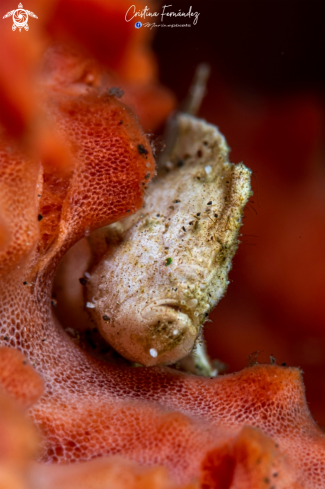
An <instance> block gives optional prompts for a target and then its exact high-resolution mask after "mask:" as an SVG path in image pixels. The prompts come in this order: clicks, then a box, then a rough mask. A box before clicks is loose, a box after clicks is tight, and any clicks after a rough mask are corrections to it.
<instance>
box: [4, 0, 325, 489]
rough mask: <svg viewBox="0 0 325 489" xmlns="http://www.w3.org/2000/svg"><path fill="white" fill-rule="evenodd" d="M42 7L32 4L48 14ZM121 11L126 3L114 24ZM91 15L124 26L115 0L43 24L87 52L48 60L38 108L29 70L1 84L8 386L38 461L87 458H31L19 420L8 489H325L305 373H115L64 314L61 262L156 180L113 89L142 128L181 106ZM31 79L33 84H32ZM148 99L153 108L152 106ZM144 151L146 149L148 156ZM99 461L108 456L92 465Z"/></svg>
mask: <svg viewBox="0 0 325 489" xmlns="http://www.w3.org/2000/svg"><path fill="white" fill-rule="evenodd" d="M37 5H38V6H39V8H41V7H40V4H37ZM37 5H36V7H34V6H33V7H31V8H32V9H33V10H35V11H37ZM79 5H80V4H79V3H78V6H79ZM112 5H113V4H112ZM112 5H111V6H112ZM121 5H122V7H118V6H117V4H114V5H113V6H114V8H115V14H116V11H117V10H118V9H123V8H124V7H123V5H124V4H121ZM93 6H94V9H93V11H92V15H94V16H95V20H96V19H97V20H99V19H102V20H101V21H103V22H104V25H105V19H106V20H107V19H108V20H109V21H110V22H111V21H112V18H115V14H114V15H113V10H114V9H113V10H112V8H111V6H110V5H108V4H107V3H106V2H101V1H99V0H97V1H96V2H95V4H94V3H90V2H84V3H83V4H82V6H81V7H80V9H79V10H78V16H79V17H80V19H79V20H80V22H79V23H78V25H74V28H73V29H72V28H70V27H69V26H70V25H71V22H69V19H71V17H70V15H71V12H74V9H76V3H75V2H74V1H72V0H69V1H66V2H57V3H56V7H55V8H56V9H57V10H56V11H53V12H52V17H51V18H50V20H48V22H47V23H46V22H45V21H44V27H42V29H44V31H45V26H46V25H47V28H48V32H51V33H52V34H51V35H52V36H53V38H54V39H62V38H64V39H65V40H66V39H69V40H70V41H71V40H73V42H77V43H79V46H78V49H77V51H74V49H75V48H73V49H72V48H70V47H69V48H66V47H64V48H60V47H59V48H53V50H52V51H48V53H49V54H48V58H47V64H46V65H45V66H44V67H43V71H42V83H41V84H39V85H38V87H37V90H36V92H37V95H35V96H34V98H32V99H31V100H33V101H34V102H35V100H36V99H35V97H36V96H37V97H40V102H39V104H36V103H30V104H29V103H27V98H26V95H25V93H24V92H23V91H21V86H19V87H18V88H17V97H18V95H19V97H18V99H17V100H18V102H17V101H15V97H14V96H13V95H14V94H15V93H16V89H15V88H14V89H13V91H11V88H10V86H9V85H10V82H9V81H10V78H11V75H12V73H15V74H16V73H17V69H16V68H15V66H14V65H15V63H13V65H12V66H10V67H9V68H10V70H12V71H10V70H9V71H8V73H6V71H5V70H4V72H3V73H4V75H3V76H2V78H1V82H2V87H3V91H2V94H1V102H2V103H3V106H4V107H7V109H8V110H6V111H4V112H2V116H3V117H2V121H3V124H4V125H5V127H6V130H7V131H8V132H9V134H11V138H9V137H8V136H7V135H5V133H4V132H3V133H2V135H1V144H0V204H1V216H0V227H1V232H2V233H3V234H2V240H1V242H0V270H1V277H0V296H1V304H0V312H1V329H0V334H1V342H2V343H3V344H5V345H7V346H9V347H10V349H1V350H0V372H1V373H0V384H1V386H2V388H3V389H5V390H6V391H7V394H9V395H10V396H11V397H13V398H15V399H16V402H17V403H20V405H21V406H23V407H24V408H25V409H26V408H29V407H30V409H29V417H30V418H31V419H32V420H33V421H34V423H35V425H36V426H37V427H38V430H39V432H40V433H41V436H42V444H41V453H40V455H39V459H40V460H42V461H47V462H49V461H51V462H79V463H78V464H76V465H75V466H73V467H70V466H67V467H65V466H62V467H61V466H58V467H55V466H52V467H51V468H47V467H46V466H38V465H32V464H30V462H29V460H30V458H31V456H32V454H34V453H35V446H36V441H35V440H36V438H35V435H34V434H33V435H32V434H30V433H29V431H28V430H30V427H28V426H29V425H27V424H26V428H25V424H24V423H25V422H26V421H25V419H24V418H23V417H22V414H21V413H18V414H17V419H18V418H19V416H20V418H19V420H20V421H19V423H21V426H22V429H21V433H17V432H15V431H14V429H13V426H14V423H16V421H15V419H16V418H15V419H14V420H13V421H10V423H9V422H8V426H10V430H11V431H10V437H11V438H10V437H8V439H9V438H10V439H11V441H10V443H7V441H6V440H7V438H6V437H3V438H2V440H1V442H0V462H1V463H2V464H9V465H10V464H11V463H12V467H13V468H12V472H14V471H15V470H16V467H17V466H18V465H19V464H20V460H23V462H22V464H21V466H22V468H19V474H21V476H19V477H20V479H18V480H17V481H15V480H13V479H10V477H12V472H10V471H9V472H8V473H7V474H5V477H7V481H9V482H6V483H7V487H15V486H14V484H16V482H17V484H16V485H17V487H22V484H24V483H25V482H26V477H27V476H26V473H27V471H26V464H27V465H28V467H29V470H30V475H32V480H33V482H32V484H33V487H35V488H36V489H37V487H44V485H48V487H54V486H55V487H56V486H57V485H60V486H62V487H67V488H68V487H75V485H76V484H78V485H80V487H85V489H86V487H96V485H95V484H97V485H98V486H100V487H102V486H103V484H106V486H107V487H113V484H115V485H114V487H117V488H119V487H121V488H123V487H135V488H137V487H155V488H159V489H160V488H162V489H163V488H164V489H166V488H168V487H175V484H174V482H175V481H176V482H179V483H182V484H188V483H191V481H193V486H191V487H193V488H194V487H202V488H204V489H227V488H234V487H238V488H240V489H244V488H246V487H247V488H251V489H258V488H265V487H268V488H269V489H271V488H272V487H276V488H277V489H279V488H290V489H299V488H301V487H305V488H321V487H324V484H325V481H324V470H325V469H324V467H325V465H324V462H325V446H324V443H325V442H324V437H323V434H322V432H321V431H320V430H319V429H318V428H317V426H316V425H315V423H314V422H313V420H312V418H311V416H310V414H309V411H308V408H307V405H306V401H305V397H304V387H303V384H302V381H301V376H300V372H299V371H298V370H297V369H291V368H283V367H276V366H254V367H251V368H248V369H245V370H243V371H242V372H239V373H237V374H233V375H227V376H223V377H220V378H216V379H206V378H198V377H195V376H192V375H187V374H184V373H180V372H177V371H176V370H172V369H169V368H167V367H166V368H135V367H120V366H115V365H111V364H108V363H105V362H102V361H100V360H97V359H94V358H93V357H91V356H89V355H88V354H87V353H86V352H85V351H83V350H82V349H81V348H79V347H78V346H77V345H76V344H75V343H74V342H73V341H72V340H71V339H70V338H69V337H68V335H67V334H66V333H65V332H64V331H63V329H62V328H61V326H60V324H58V321H57V319H56V318H55V316H54V315H53V313H52V310H51V294H52V282H53V277H54V273H55V269H56V267H57V265H58V263H59V261H60V259H61V257H62V256H63V254H64V253H65V252H66V251H67V249H68V248H69V247H70V246H71V245H72V244H73V243H74V242H75V241H77V240H78V239H80V238H81V237H82V236H84V235H85V234H88V233H89V232H90V231H91V230H93V229H96V228H97V227H100V226H103V225H106V224H108V223H110V222H113V221H116V220H119V219H121V218H122V217H124V216H126V215H127V213H128V212H129V211H130V212H134V211H135V210H137V209H138V208H139V207H140V206H141V204H142V195H143V189H144V188H145V186H146V184H147V183H148V180H149V179H150V178H151V176H152V175H153V173H154V171H155V169H154V159H153V155H152V153H151V150H150V145H149V142H148V140H147V139H146V137H145V135H144V134H143V132H142V130H141V128H140V127H139V125H138V122H137V120H136V118H135V116H134V115H133V113H132V112H131V111H130V109H129V108H128V106H126V105H124V104H123V103H121V102H119V101H118V100H116V98H115V97H114V96H112V95H109V94H108V93H107V92H106V91H105V90H101V88H103V87H104V85H105V83H104V80H105V79H106V80H110V81H111V80H114V82H115V81H116V80H117V81H118V80H120V79H121V80H122V78H120V77H122V76H123V77H124V81H123V82H121V86H122V87H123V86H125V87H128V88H126V90H128V92H129V94H128V95H127V97H129V99H127V98H125V99H124V100H128V102H129V103H131V100H134V102H132V103H133V104H134V105H136V104H140V105H141V106H142V110H143V113H142V114H141V117H140V120H142V121H144V124H145V125H146V127H148V126H150V124H153V125H155V127H156V126H157V125H158V123H159V122H161V121H162V120H163V119H164V117H165V115H166V114H167V112H168V111H169V109H170V108H171V106H172V100H171V98H170V97H169V96H168V95H167V94H166V93H165V92H163V90H162V89H161V88H159V87H158V89H157V90H156V88H155V85H146V84H148V83H149V82H150V83H151V82H152V78H153V75H152V73H153V70H152V71H151V70H150V69H149V68H150V63H149V64H148V66H149V68H148V73H149V74H148V73H147V75H146V76H144V75H143V74H142V75H143V78H145V81H143V78H141V77H140V78H141V80H139V79H138V78H139V77H136V78H137V80H136V83H135V80H134V77H132V73H134V70H133V68H132V66H133V63H134V62H135V61H134V60H137V61H136V62H139V59H140V58H142V59H144V58H145V56H144V57H143V49H142V51H141V48H143V44H141V43H139V42H137V43H135V45H136V52H135V53H133V51H132V48H131V47H130V46H131V45H132V43H131V41H130V39H131V37H128V36H129V35H130V36H131V34H132V33H129V34H127V31H125V37H124V38H123V39H124V40H125V43H122V44H121V45H119V46H118V48H119V49H118V50H117V51H114V49H112V44H111V45H110V50H108V51H107V52H106V51H104V50H103V49H102V48H103V44H102V41H103V40H107V39H106V37H105V36H103V38H101V37H100V36H94V37H93V39H94V41H93V42H86V40H85V36H84V34H83V32H84V31H83V30H82V25H83V23H84V22H85V20H86V18H87V15H88V14H89V11H90V10H91V9H92V7H93ZM53 8H54V7H53ZM79 17H78V18H79ZM122 27H123V26H122ZM122 27H121V31H119V30H118V29H116V30H114V31H112V33H113V34H114V36H116V35H117V32H122V33H124V29H123V28H122ZM99 31H100V32H101V33H102V32H106V30H104V29H99ZM107 32H110V31H109V30H107ZM123 35H124V34H123ZM10 39H11V38H10ZM114 40H115V39H114ZM11 42H12V41H11V40H9V37H8V43H9V44H10V43H11ZM80 45H81V46H82V47H83V48H85V49H87V50H88V52H90V53H92V54H93V55H95V56H96V57H97V59H98V60H100V61H101V62H107V60H109V61H110V62H111V65H110V66H109V68H110V69H115V70H116V73H111V72H106V71H105V70H104V69H103V68H102V67H101V66H99V65H98V64H97V63H95V62H91V61H89V59H88V58H87V57H85V56H84V55H81V54H80ZM20 49H22V51H20V50H18V54H17V56H16V57H14V58H13V59H14V61H17V64H18V65H19V56H23V54H24V53H25V52H24V50H26V52H27V51H28V50H30V52H31V50H32V49H33V47H30V46H29V45H26V46H25V47H23V48H20ZM22 53H23V54H22ZM132 53H133V54H132ZM115 55H116V58H115V57H114V56H115ZM133 55H134V57H133ZM1 59H2V61H3V60H4V58H1ZM31 59H32V62H31V63H29V62H28V63H29V64H28V63H27V64H28V67H27V68H24V69H23V70H22V71H23V72H24V74H26V70H27V71H28V70H29V69H31V70H32V68H31V66H33V67H34V68H35V66H36V64H37V62H36V61H35V60H37V59H38V58H37V56H35V59H34V58H33V57H32V56H31ZM3 64H5V60H4V61H3ZM0 68H1V66H0ZM32 71H33V70H32ZM143 73H146V70H145V69H144V70H143ZM26 76H27V79H28V80H29V82H30V80H31V75H29V74H28V75H26ZM105 77H106V78H105ZM29 82H28V83H29ZM140 82H141V83H140ZM122 83H124V84H125V85H122ZM114 84H115V83H114ZM18 85H19V83H18ZM89 89H90V90H89ZM148 89H150V90H152V92H151V93H152V94H153V95H152V97H153V98H151V97H149V98H147V94H148ZM19 90H20V92H19ZM163 93H164V94H165V95H161V96H162V98H161V99H159V100H158V101H157V105H156V107H157V112H156V114H157V117H156V120H155V121H154V123H153V122H150V121H152V120H153V119H150V118H149V114H150V111H151V109H152V108H151V104H150V100H153V99H155V97H156V96H158V95H159V94H163ZM143 94H145V97H144V95H143ZM31 97H32V96H31ZM132 97H133V98H132ZM141 97H143V98H141ZM164 97H165V99H164ZM158 98H159V97H158ZM16 102H17V103H16ZM18 109H19V110H18ZM139 113H140V112H139ZM35 121H38V122H35ZM13 136H19V138H15V139H14V138H13ZM139 145H143V146H145V147H146V148H147V150H148V154H143V152H141V151H140V152H139V148H138V146H139ZM40 160H41V161H40ZM149 174H150V175H149ZM16 350H20V351H21V352H23V353H24V355H25V358H26V359H27V360H25V359H24V358H23V357H22V356H21V355H20V354H19V353H18V352H17V351H16ZM26 361H28V362H30V364H31V365H32V366H33V367H34V369H35V370H34V369H33V368H32V367H31V366H30V365H29V363H27V364H26V363H25V362H26ZM36 372H38V374H37V373H36ZM39 375H40V376H41V377H42V379H41V378H40V377H39ZM43 386H44V393H43V394H42V391H43ZM39 396H41V397H40V398H39ZM2 399H4V401H2ZM10 402H11V401H10V400H8V399H7V398H6V396H5V395H4V397H3V398H2V393H1V405H0V410H1V420H2V419H4V420H5V421H6V419H7V417H6V416H7V414H8V413H9V409H11V407H9V408H8V406H11V404H10ZM12 409H16V408H12ZM8 416H9V415H8ZM14 416H15V414H14ZM19 426H20V425H19ZM4 428H5V425H4ZM3 430H4V429H3ZM3 430H2V431H3ZM25 430H26V431H25ZM3 432H4V433H5V434H6V432H5V431H3ZM26 433H27V434H28V436H30V440H31V446H29V445H28V443H27V442H26V440H27V439H28V436H27V435H26ZM12 447H13V448H12ZM17 447H18V448H17ZM20 447H22V448H20ZM16 449H17V450H18V452H19V454H18V456H16V455H15V454H14V453H13V452H14V451H15V450H16ZM20 451H21V453H22V455H20ZM105 455H108V456H112V455H120V456H123V457H125V458H127V459H132V460H133V461H135V462H137V463H138V464H141V465H145V466H154V465H157V464H159V465H160V466H161V465H162V466H165V468H167V469H168V471H169V472H170V473H171V474H172V477H173V481H170V480H169V479H168V477H167V475H166V473H165V472H164V470H163V469H162V468H161V467H158V468H157V467H154V468H152V469H143V468H140V467H139V466H138V465H134V464H133V462H129V461H125V460H120V459H115V458H111V457H109V458H105V457H104V456H105ZM96 457H101V458H100V459H99V460H95V461H91V462H89V463H88V464H86V463H82V461H87V460H88V461H89V460H91V459H93V458H96ZM17 460H18V462H19V463H18V462H17V463H16V461H17ZM3 461H4V462H3ZM17 464H18V465H17ZM19 467H20V465H19ZM0 470H1V467H0ZM126 471H127V472H128V474H127V476H126V475H125V476H124V472H126ZM0 475H1V472H0ZM123 476H124V479H123ZM87 477H89V478H88V480H87ZM44 480H45V483H44ZM10 484H11V486H10ZM18 484H20V486H19V485H18ZM51 484H52V486H51ZM64 484H65V485H64ZM87 484H88V486H87ZM132 484H133V486H132ZM104 487H105V486H104ZM188 487H190V486H188Z"/></svg>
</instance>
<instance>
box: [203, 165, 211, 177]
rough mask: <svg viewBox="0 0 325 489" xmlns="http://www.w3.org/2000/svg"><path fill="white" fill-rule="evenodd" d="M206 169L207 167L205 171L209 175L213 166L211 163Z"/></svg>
mask: <svg viewBox="0 0 325 489" xmlns="http://www.w3.org/2000/svg"><path fill="white" fill-rule="evenodd" d="M204 169H205V173H206V174H207V175H209V173H211V170H212V167H211V166H210V165H208V166H206V167H205V168H204Z"/></svg>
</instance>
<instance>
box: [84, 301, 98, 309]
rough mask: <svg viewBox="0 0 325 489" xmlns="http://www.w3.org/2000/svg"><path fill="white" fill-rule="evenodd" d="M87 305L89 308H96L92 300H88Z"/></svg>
mask: <svg viewBox="0 0 325 489" xmlns="http://www.w3.org/2000/svg"><path fill="white" fill-rule="evenodd" d="M86 307H88V309H95V307H96V306H95V304H93V303H92V302H86Z"/></svg>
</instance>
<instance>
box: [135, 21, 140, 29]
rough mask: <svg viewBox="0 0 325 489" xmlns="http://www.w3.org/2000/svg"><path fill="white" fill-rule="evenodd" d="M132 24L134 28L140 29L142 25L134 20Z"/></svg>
mask: <svg viewBox="0 0 325 489" xmlns="http://www.w3.org/2000/svg"><path fill="white" fill-rule="evenodd" d="M134 25H135V28H136V29H140V27H142V24H141V22H136V23H135V24H134Z"/></svg>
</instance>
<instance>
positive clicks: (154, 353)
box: [149, 348, 158, 358]
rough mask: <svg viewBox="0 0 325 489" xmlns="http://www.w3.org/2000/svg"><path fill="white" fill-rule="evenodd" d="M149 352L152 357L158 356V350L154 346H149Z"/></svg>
mask: <svg viewBox="0 0 325 489" xmlns="http://www.w3.org/2000/svg"><path fill="white" fill-rule="evenodd" d="M149 353H150V355H151V356H152V357H154V358H156V357H157V356H158V352H157V350H155V349H154V348H150V350H149Z"/></svg>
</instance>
